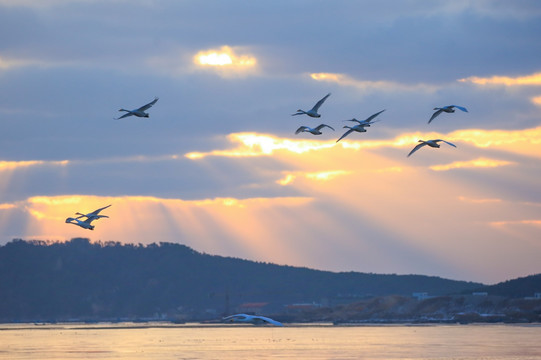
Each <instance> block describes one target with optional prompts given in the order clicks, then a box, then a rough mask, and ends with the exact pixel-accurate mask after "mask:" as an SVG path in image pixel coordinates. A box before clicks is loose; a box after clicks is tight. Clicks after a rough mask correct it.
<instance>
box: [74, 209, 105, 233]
mask: <svg viewBox="0 0 541 360" xmlns="http://www.w3.org/2000/svg"><path fill="white" fill-rule="evenodd" d="M109 206H111V205H107V206H104V207H102V208H99V209H97V210H94V211H92V212H90V213H88V214H82V213H80V212H76V213H75V214H76V215H79V216H77V217H76V218H73V217H69V218H67V219H66V223H68V224H73V225H77V226H80V227H82V228H83V229H88V230H94V225H92V224H91V223H92V221H94V220H98V219H101V218H108V217H109V216H107V215H100V214H99V213H100V211H102V210H104V209H107V208H108V207H109ZM83 217H86V219H85V220H80V219H81V218H83Z"/></svg>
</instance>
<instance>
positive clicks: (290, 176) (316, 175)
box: [276, 170, 351, 186]
mask: <svg viewBox="0 0 541 360" xmlns="http://www.w3.org/2000/svg"><path fill="white" fill-rule="evenodd" d="M347 174H351V171H346V170H332V171H319V172H300V171H298V172H295V173H286V174H285V176H284V177H283V178H282V179H280V180H277V181H276V183H278V184H280V185H283V186H286V185H290V184H291V183H293V181H295V179H297V178H298V177H303V178H305V179H309V180H315V181H329V180H332V179H334V178H336V177H337V176H340V175H347Z"/></svg>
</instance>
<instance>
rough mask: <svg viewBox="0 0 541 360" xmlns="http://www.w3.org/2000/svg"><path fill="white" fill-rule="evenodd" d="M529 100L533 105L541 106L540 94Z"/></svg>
mask: <svg viewBox="0 0 541 360" xmlns="http://www.w3.org/2000/svg"><path fill="white" fill-rule="evenodd" d="M531 100H532V102H533V103H534V104H535V105H539V106H541V96H536V97H533V98H532V99H531Z"/></svg>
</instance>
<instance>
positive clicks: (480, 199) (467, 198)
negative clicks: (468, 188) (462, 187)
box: [458, 196, 502, 204]
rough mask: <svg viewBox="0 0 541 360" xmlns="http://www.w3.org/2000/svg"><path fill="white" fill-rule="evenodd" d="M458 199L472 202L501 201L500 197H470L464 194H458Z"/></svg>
mask: <svg viewBox="0 0 541 360" xmlns="http://www.w3.org/2000/svg"><path fill="white" fill-rule="evenodd" d="M458 200H460V201H464V202H467V203H472V204H494V203H501V202H502V199H496V198H471V197H466V196H459V197H458Z"/></svg>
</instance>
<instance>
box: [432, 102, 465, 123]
mask: <svg viewBox="0 0 541 360" xmlns="http://www.w3.org/2000/svg"><path fill="white" fill-rule="evenodd" d="M454 108H457V109H459V110H462V111H464V112H468V109H466V108H465V107H462V106H458V105H447V106H444V107H441V108H434V110H436V112H435V113H434V114H432V116H431V117H430V120H428V123H429V124H430V123H431V122H432V120H434V119H435V118H436V116H438V115H439V114H441V113H442V112H446V113H454V112H455V109H454Z"/></svg>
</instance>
